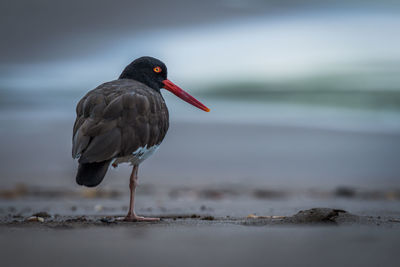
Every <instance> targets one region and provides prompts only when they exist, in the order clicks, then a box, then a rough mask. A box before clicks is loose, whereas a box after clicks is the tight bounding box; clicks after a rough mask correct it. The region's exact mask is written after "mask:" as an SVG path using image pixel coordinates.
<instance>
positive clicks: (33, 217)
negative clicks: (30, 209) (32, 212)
mask: <svg viewBox="0 0 400 267" xmlns="http://www.w3.org/2000/svg"><path fill="white" fill-rule="evenodd" d="M26 220H27V221H28V222H41V223H42V222H44V219H43V218H42V217H38V216H31V217H29V218H28V219H26Z"/></svg>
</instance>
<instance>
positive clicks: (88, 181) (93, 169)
mask: <svg viewBox="0 0 400 267" xmlns="http://www.w3.org/2000/svg"><path fill="white" fill-rule="evenodd" d="M110 163H111V160H106V161H102V162H93V163H79V167H78V173H77V174H76V182H77V183H78V184H79V185H85V186H87V187H94V186H96V185H98V184H100V183H101V181H103V179H104V176H105V175H106V172H107V170H108V166H110Z"/></svg>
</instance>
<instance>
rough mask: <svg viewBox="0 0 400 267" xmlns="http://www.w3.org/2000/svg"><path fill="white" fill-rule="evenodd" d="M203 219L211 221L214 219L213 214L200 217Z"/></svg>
mask: <svg viewBox="0 0 400 267" xmlns="http://www.w3.org/2000/svg"><path fill="white" fill-rule="evenodd" d="M201 219H202V220H203V221H213V220H214V216H205V217H203V218H201Z"/></svg>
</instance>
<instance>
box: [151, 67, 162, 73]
mask: <svg viewBox="0 0 400 267" xmlns="http://www.w3.org/2000/svg"><path fill="white" fill-rule="evenodd" d="M153 70H154V72H156V73H160V72H161V68H160V67H158V66H157V67H155V68H154V69H153Z"/></svg>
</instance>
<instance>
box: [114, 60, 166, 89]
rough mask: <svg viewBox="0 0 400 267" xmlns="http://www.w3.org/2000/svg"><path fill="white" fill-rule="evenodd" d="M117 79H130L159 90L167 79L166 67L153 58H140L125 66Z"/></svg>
mask: <svg viewBox="0 0 400 267" xmlns="http://www.w3.org/2000/svg"><path fill="white" fill-rule="evenodd" d="M119 79H132V80H136V81H138V82H141V83H144V84H145V85H147V86H149V87H151V88H153V89H155V90H159V89H160V88H162V87H164V84H163V81H164V80H166V79H167V67H166V66H165V64H164V63H162V62H161V61H160V60H158V59H156V58H154V57H140V58H138V59H135V60H134V61H132V63H131V64H129V65H128V66H126V68H125V69H124V71H123V72H122V73H121V75H120V76H119Z"/></svg>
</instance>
